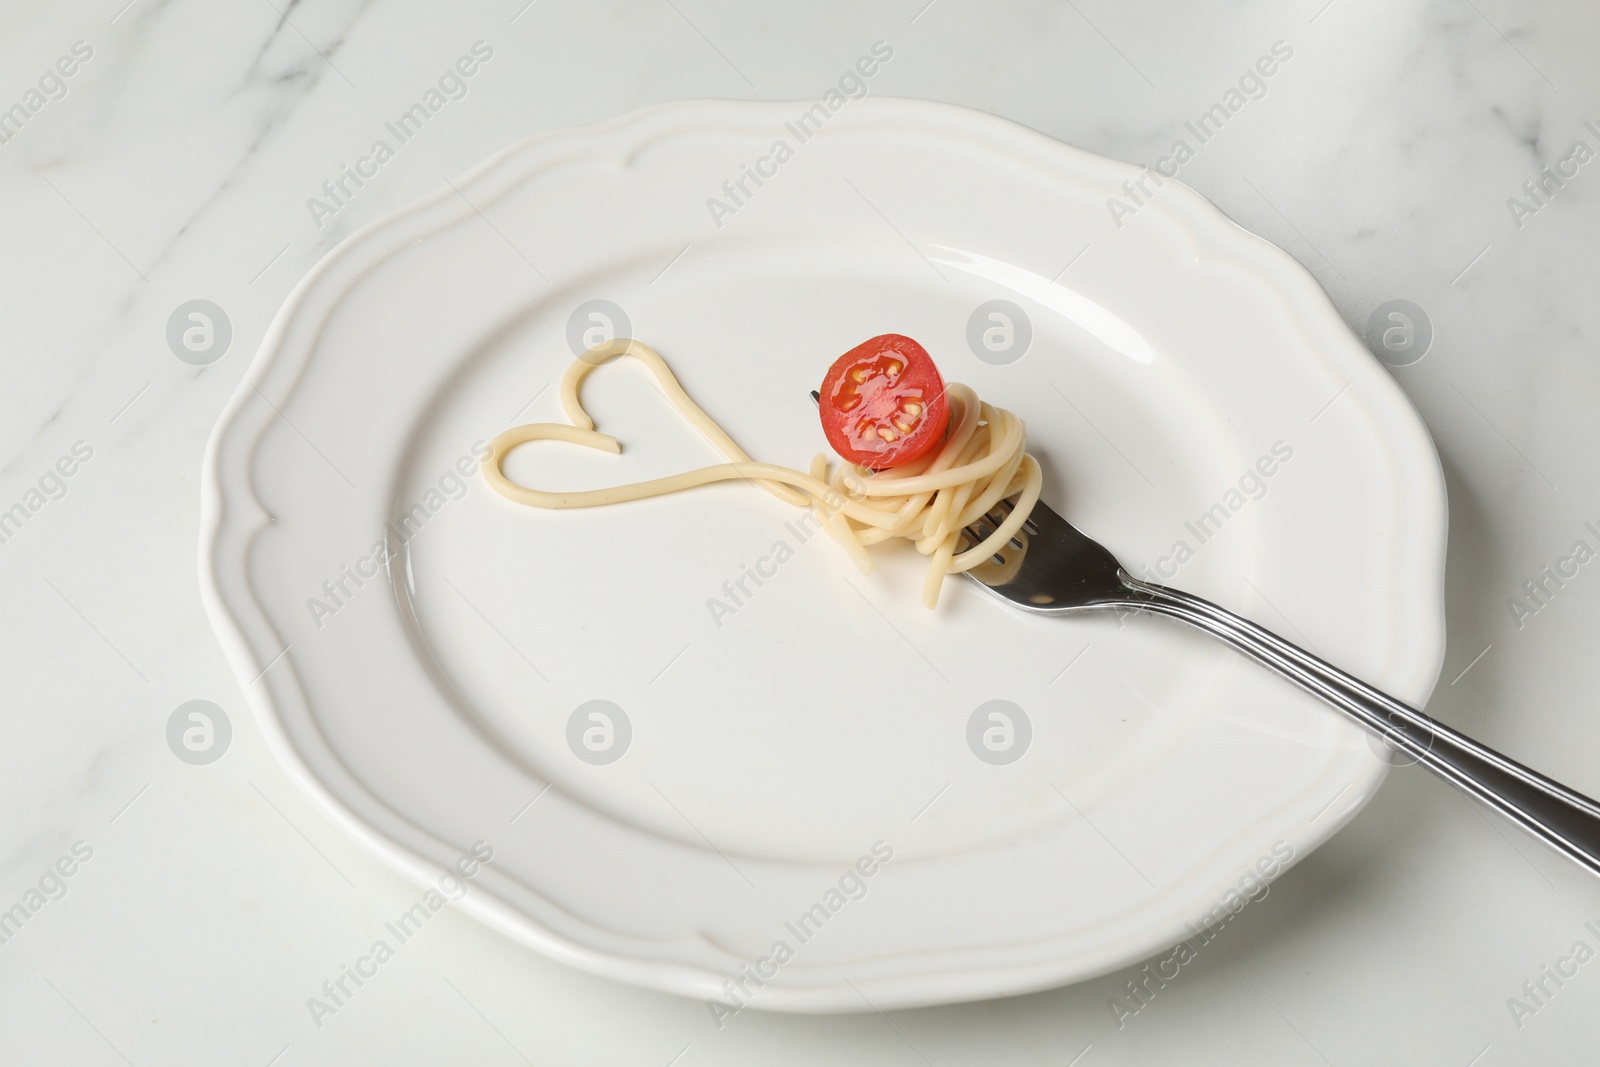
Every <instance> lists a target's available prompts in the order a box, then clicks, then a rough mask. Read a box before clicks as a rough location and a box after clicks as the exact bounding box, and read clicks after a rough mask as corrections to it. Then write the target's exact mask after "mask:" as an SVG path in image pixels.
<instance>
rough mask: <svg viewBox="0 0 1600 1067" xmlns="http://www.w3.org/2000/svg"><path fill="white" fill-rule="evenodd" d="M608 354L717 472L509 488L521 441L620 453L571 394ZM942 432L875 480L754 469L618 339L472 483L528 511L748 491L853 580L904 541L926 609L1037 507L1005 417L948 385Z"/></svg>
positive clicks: (837, 471)
mask: <svg viewBox="0 0 1600 1067" xmlns="http://www.w3.org/2000/svg"><path fill="white" fill-rule="evenodd" d="M618 356H631V357H632V358H634V359H637V360H639V361H640V362H641V363H643V364H644V365H645V366H646V367H647V368H649V370H650V373H651V374H652V375H654V376H655V379H656V382H657V383H658V384H659V385H660V386H661V391H662V392H663V393H664V394H665V395H666V397H667V399H668V400H669V401H671V402H672V405H673V406H674V407H675V408H677V409H678V411H679V412H680V413H682V415H683V416H684V418H686V419H687V420H688V421H689V423H690V424H691V425H693V426H694V427H695V429H697V430H699V431H700V432H701V434H703V435H704V436H705V437H706V439H707V440H709V441H710V442H711V443H712V444H713V445H715V446H716V448H717V450H718V451H719V452H721V453H722V454H723V455H724V456H726V457H727V458H728V462H727V463H720V464H716V465H714V466H710V467H700V468H698V469H696V470H691V471H684V472H683V473H681V474H674V475H669V476H667V477H665V478H652V479H650V480H649V481H644V482H634V483H632V484H628V485H618V486H612V487H610V488H607V489H587V490H578V491H573V492H549V491H546V490H542V489H534V488H531V487H529V486H526V485H521V484H519V483H517V482H513V481H512V480H511V479H509V478H507V477H506V474H505V471H504V469H503V465H504V463H505V457H506V455H507V453H509V452H510V451H511V450H512V449H513V448H516V447H517V446H518V445H521V444H526V443H528V442H530V441H567V442H570V443H572V444H579V445H584V446H586V447H588V448H597V449H600V450H602V451H605V452H612V453H620V452H621V451H622V445H621V443H620V442H619V441H618V440H617V439H616V438H615V437H612V436H611V435H609V434H603V433H600V432H599V431H598V430H596V429H595V428H594V420H593V419H591V418H590V417H589V413H588V412H586V411H585V410H584V409H583V404H582V402H581V401H580V400H579V397H578V390H579V387H580V386H581V385H582V384H583V380H584V379H585V378H587V377H588V376H589V375H590V374H591V373H593V372H594V370H595V369H596V368H598V367H601V366H604V365H605V364H607V363H610V362H611V361H612V360H614V359H616V358H617V357H618ZM948 398H949V402H950V428H949V430H948V432H947V434H946V437H945V439H944V442H943V443H942V445H941V446H940V447H938V448H937V449H935V450H934V451H933V452H931V453H929V454H928V455H927V456H924V457H922V458H920V459H917V460H915V461H913V462H911V463H908V464H905V465H904V466H900V467H895V468H892V469H890V470H887V471H871V470H867V469H866V468H864V467H858V466H855V465H853V464H845V465H841V466H838V467H835V468H834V470H833V472H832V473H831V475H830V473H829V471H828V465H827V460H826V458H825V457H824V456H822V455H818V456H816V457H815V458H814V459H813V460H812V461H811V469H810V471H809V473H808V472H802V471H798V470H795V469H793V468H791V467H784V466H780V465H777V464H772V463H757V462H756V461H755V460H752V459H751V458H750V457H749V455H747V454H746V453H745V451H744V449H742V448H740V447H739V446H738V444H736V443H735V442H734V440H733V438H731V437H729V436H728V434H727V433H726V431H724V430H723V429H722V427H720V426H718V425H717V424H716V422H715V421H713V420H712V418H711V416H709V415H707V414H706V413H705V412H704V411H702V410H701V409H700V406H699V405H698V404H696V403H695V402H694V401H693V400H692V399H691V398H690V397H689V394H688V393H686V392H684V389H683V386H681V385H679V384H678V379H677V378H676V377H674V376H673V373H672V371H671V369H670V368H668V366H667V364H666V361H665V360H663V359H662V358H661V357H660V356H659V355H658V354H657V353H656V351H655V349H653V348H651V347H650V346H649V345H647V344H644V343H643V342H641V341H635V340H632V339H629V338H618V339H617V340H615V341H608V342H606V343H604V344H600V345H596V346H595V347H593V348H591V349H589V350H588V351H587V352H585V353H584V354H583V355H582V356H580V357H579V358H578V359H577V360H576V361H575V362H574V363H573V364H572V366H570V367H568V368H567V371H566V373H565V374H564V375H562V378H561V406H562V408H563V409H564V410H565V411H566V414H567V418H568V419H569V420H571V421H570V423H569V424H562V423H548V422H541V423H528V424H526V425H523V426H517V427H514V428H512V429H510V430H506V431H505V432H503V433H501V434H499V435H497V436H496V437H495V438H494V440H492V441H490V442H489V451H488V453H487V454H486V455H485V456H484V457H483V476H484V478H485V479H486V480H487V481H488V482H489V484H490V486H492V487H493V488H494V490H495V492H497V493H499V494H500V495H501V496H504V497H506V498H507V499H509V500H514V501H516V502H517V503H520V504H527V505H530V506H532V507H538V508H587V507H595V506H598V505H601V504H617V503H621V502H623V501H626V500H639V499H642V498H644V497H651V496H661V495H664V494H666V493H677V492H681V491H683V490H685V489H692V488H694V487H695V486H698V485H709V484H711V483H713V482H727V481H734V480H736V479H738V480H743V481H751V482H755V483H757V484H759V485H760V486H761V487H762V488H764V489H766V490H767V491H768V492H770V493H772V494H773V495H774V496H776V497H778V498H779V499H780V500H783V501H785V502H787V503H790V504H794V505H796V506H798V507H810V508H812V509H813V510H815V511H816V512H817V514H818V516H819V517H820V518H821V519H822V520H823V522H824V524H825V527H826V529H827V530H828V533H829V535H830V536H832V537H833V539H834V540H835V541H837V542H838V543H839V544H840V545H842V546H843V547H844V549H845V551H846V552H848V553H849V554H850V557H851V559H853V560H854V561H855V563H856V565H857V566H858V567H859V568H860V569H861V571H862V573H864V574H870V573H871V572H872V560H871V557H869V556H868V555H867V551H866V549H867V546H869V545H874V544H878V543H879V542H882V541H887V540H889V539H891V538H896V537H899V538H906V539H908V540H910V541H913V542H914V543H915V544H916V547H917V551H919V552H921V553H922V554H923V555H925V556H929V557H930V562H929V568H928V577H927V580H926V581H925V582H924V584H923V593H922V600H923V603H924V604H925V605H926V606H928V607H930V608H931V607H933V606H934V605H935V604H936V603H937V602H938V598H939V588H940V585H941V584H942V582H943V580H944V576H945V575H946V574H955V573H960V572H962V571H966V570H970V569H971V568H973V567H976V566H977V565H978V564H980V563H982V562H983V561H984V560H986V559H988V558H989V557H991V556H992V555H994V554H995V553H996V552H997V551H999V549H1000V548H1001V547H1002V546H1003V545H1005V544H1006V543H1007V542H1009V541H1010V540H1011V538H1012V537H1013V536H1015V535H1016V533H1017V531H1018V530H1020V529H1021V528H1022V524H1023V523H1024V522H1026V521H1027V518H1028V514H1029V512H1031V511H1032V510H1033V505H1034V504H1035V503H1036V502H1037V501H1038V499H1039V489H1040V486H1041V483H1042V482H1043V475H1042V473H1041V471H1040V470H1039V463H1038V461H1037V460H1035V459H1034V458H1033V457H1032V456H1030V455H1028V453H1027V450H1026V443H1027V435H1026V433H1025V431H1024V428H1023V425H1022V420H1021V419H1019V418H1017V417H1016V416H1015V415H1013V414H1012V413H1011V412H1009V411H1006V410H1004V409H1002V408H997V407H994V406H992V405H989V404H985V403H983V402H982V401H980V400H979V399H978V397H977V394H976V393H974V392H973V391H972V390H971V389H970V388H968V387H967V386H965V385H961V384H960V383H957V382H952V383H950V384H949V387H948ZM1013 496H1015V497H1017V501H1016V506H1015V507H1014V509H1013V510H1012V512H1011V514H1010V516H1009V517H1008V518H1007V519H1006V520H1005V521H1004V522H1002V523H1001V524H1000V525H999V527H998V528H996V529H995V530H993V531H992V532H991V533H990V534H989V535H988V536H986V537H984V538H983V539H982V540H981V541H979V542H978V543H977V544H975V545H971V546H969V547H968V548H967V549H966V550H965V551H961V552H957V548H958V546H959V545H960V544H961V542H962V540H963V538H964V530H965V528H966V527H967V526H970V525H971V524H972V523H973V522H974V521H975V520H977V519H978V518H980V517H981V516H983V515H986V514H988V513H989V512H990V511H991V510H992V509H993V508H994V506H995V504H997V503H998V502H999V501H1000V500H1002V499H1004V498H1008V497H1013Z"/></svg>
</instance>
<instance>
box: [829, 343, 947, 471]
mask: <svg viewBox="0 0 1600 1067" xmlns="http://www.w3.org/2000/svg"><path fill="white" fill-rule="evenodd" d="M821 393H822V399H821V400H820V401H819V402H818V405H817V411H818V413H819V415H820V416H821V418H822V432H823V433H824V434H826V435H827V437H828V443H829V444H831V445H832V446H833V450H834V451H835V452H837V453H839V455H841V456H843V457H844V458H845V459H847V460H849V461H850V462H851V463H854V464H857V465H858V466H862V467H866V468H868V469H869V470H880V471H881V470H887V469H889V468H890V467H898V466H900V465H901V464H903V463H910V462H911V461H912V460H916V459H921V458H922V457H923V456H925V455H927V454H928V452H930V451H931V450H932V449H934V448H935V447H937V446H938V444H939V443H940V442H941V441H943V440H944V435H945V430H946V428H947V427H948V426H949V424H950V401H949V399H948V398H947V397H946V396H945V385H944V379H943V378H942V377H940V376H939V368H938V367H936V366H934V365H933V357H932V356H930V355H928V350H927V349H925V348H923V347H922V346H921V345H919V344H917V342H915V341H913V340H912V339H911V338H909V337H906V336H904V335H903V334H898V333H886V334H881V335H880V336H878V337H874V338H871V339H870V340H867V341H863V342H862V343H861V344H859V345H857V346H856V347H854V348H852V349H851V350H850V351H848V352H846V353H845V354H844V355H842V356H840V357H839V358H838V359H837V360H835V361H834V363H833V366H831V367H829V368H828V373H827V376H826V377H824V378H823V379H822V390H821Z"/></svg>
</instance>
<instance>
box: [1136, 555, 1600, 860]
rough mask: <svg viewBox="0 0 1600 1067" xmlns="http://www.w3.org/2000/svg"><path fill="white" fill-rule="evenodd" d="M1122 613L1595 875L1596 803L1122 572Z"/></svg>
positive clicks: (1186, 598)
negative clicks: (1200, 637) (1465, 798)
mask: <svg viewBox="0 0 1600 1067" xmlns="http://www.w3.org/2000/svg"><path fill="white" fill-rule="evenodd" d="M1119 577H1120V578H1121V580H1122V584H1123V585H1124V586H1125V587H1126V588H1127V590H1128V592H1129V593H1130V594H1131V595H1130V596H1129V598H1128V600H1127V602H1126V604H1125V605H1124V606H1126V607H1129V608H1132V609H1134V610H1138V611H1147V612H1150V613H1152V614H1156V615H1165V616H1167V617H1169V618H1173V619H1178V620H1180V621H1182V622H1185V623H1188V624H1189V625H1190V626H1193V627H1195V628H1196V629H1199V630H1203V631H1205V632H1206V633H1208V634H1210V635H1211V636H1213V637H1215V638H1217V639H1219V640H1221V641H1223V642H1225V643H1227V644H1229V645H1231V646H1233V647H1234V648H1235V649H1237V650H1238V651H1240V652H1243V653H1244V654H1245V655H1247V656H1249V657H1250V658H1252V659H1254V660H1256V661H1257V662H1259V663H1261V664H1263V665H1265V666H1267V667H1269V668H1271V669H1272V670H1274V671H1276V672H1277V673H1278V674H1281V675H1282V676H1284V677H1285V678H1287V679H1289V680H1290V681H1292V682H1294V683H1295V684H1297V685H1299V686H1300V687H1301V688H1303V689H1305V690H1306V691H1307V692H1310V693H1312V694H1314V695H1316V696H1318V697H1321V698H1322V699H1323V700H1325V701H1327V702H1328V703H1329V704H1332V705H1333V706H1334V707H1336V708H1338V709H1339V710H1340V711H1343V712H1345V713H1346V714H1347V715H1349V716H1350V717H1351V718H1353V719H1355V720H1356V721H1357V722H1359V723H1361V724H1362V725H1363V726H1365V727H1366V728H1367V729H1369V730H1371V731H1372V732H1373V733H1375V734H1377V735H1378V736H1379V737H1380V738H1382V739H1383V740H1384V741H1385V742H1387V743H1388V744H1389V745H1390V747H1392V748H1394V749H1397V750H1399V751H1401V752H1404V753H1406V754H1407V755H1409V756H1411V757H1412V758H1413V759H1415V760H1416V762H1418V763H1420V764H1422V765H1423V766H1425V767H1427V768H1428V769H1429V770H1430V771H1433V772H1434V773H1435V774H1437V775H1438V776H1439V777H1441V778H1443V779H1445V780H1446V781H1447V782H1450V783H1452V784H1454V785H1456V786H1458V787H1459V788H1460V789H1462V790H1463V791H1464V792H1466V793H1467V794H1469V795H1470V796H1474V797H1476V798H1478V799H1479V800H1481V801H1483V802H1484V803H1486V804H1488V805H1489V806H1490V807H1493V808H1494V809H1495V810H1496V811H1499V812H1500V813H1501V814H1503V815H1505V816H1507V817H1508V818H1510V819H1511V820H1512V821H1513V822H1516V823H1517V824H1519V825H1520V826H1522V827H1523V828H1524V829H1526V830H1528V831H1529V832H1530V833H1532V834H1534V835H1535V836H1536V837H1539V838H1540V839H1542V840H1543V841H1545V842H1546V843H1547V844H1549V845H1551V846H1552V847H1554V848H1555V849H1556V850H1558V851H1560V852H1562V853H1565V854H1566V855H1567V856H1568V857H1570V858H1571V859H1573V860H1575V861H1576V862H1577V863H1579V864H1580V865H1582V866H1583V867H1585V868H1587V869H1588V870H1589V871H1591V872H1592V873H1594V874H1600V804H1597V803H1595V802H1594V801H1593V800H1590V799H1589V798H1588V797H1586V796H1584V795H1583V794H1581V793H1577V792H1574V791H1573V790H1571V789H1568V788H1567V787H1566V786H1564V785H1562V784H1561V783H1559V782H1555V781H1552V780H1551V779H1549V778H1546V777H1545V776H1544V775H1542V774H1540V773H1538V772H1537V771H1534V770H1530V769H1529V768H1527V767H1524V766H1523V765H1522V764H1520V763H1518V762H1517V761H1516V760H1513V759H1510V758H1509V757H1506V756H1503V755H1501V754H1500V753H1498V752H1496V751H1495V750H1494V749H1492V748H1489V747H1487V746H1485V745H1481V744H1479V743H1478V742H1477V741H1474V740H1473V739H1472V738H1470V737H1467V736H1465V735H1464V734H1461V733H1458V732H1457V731H1455V730H1452V729H1451V728H1450V727H1448V726H1446V725H1444V724H1443V723H1441V722H1439V721H1438V720H1436V719H1434V718H1431V717H1430V716H1428V715H1425V714H1423V713H1422V712H1420V711H1418V710H1417V709H1416V708H1413V707H1411V706H1410V705H1409V704H1406V703H1404V702H1402V701H1399V700H1396V699H1395V698H1394V697H1392V696H1390V695H1389V694H1387V693H1384V692H1383V691H1381V690H1379V689H1375V688H1373V687H1372V686H1370V685H1368V684H1366V683H1365V682H1363V681H1361V679H1359V678H1356V677H1355V676H1353V675H1350V674H1346V673H1345V672H1344V671H1342V670H1340V669H1339V668H1337V667H1335V666H1334V665H1333V664H1331V663H1328V662H1327V661H1326V660H1323V659H1321V658H1320V657H1318V656H1314V655H1312V654H1311V653H1309V652H1307V651H1306V650H1305V649H1303V648H1300V647H1299V646H1297V645H1294V644H1292V643H1290V642H1288V641H1285V640H1284V639H1283V638H1281V637H1279V636H1278V635H1277V634H1275V633H1273V632H1272V631H1270V630H1268V629H1266V628H1265V627H1263V626H1258V625H1256V624H1255V623H1253V622H1251V621H1250V620H1249V619H1246V618H1244V617H1242V616H1239V615H1235V614H1234V613H1233V612H1231V611H1228V610H1227V609H1226V608H1221V607H1218V606H1217V605H1215V604H1213V603H1211V602H1210V601H1208V600H1202V599H1201V598H1200V597H1197V596H1192V595H1190V594H1189V593H1184V592H1181V591H1179V590H1177V589H1171V588H1169V587H1167V586H1163V585H1156V584H1155V583H1153V582H1144V581H1140V580H1139V579H1137V578H1135V577H1133V576H1132V575H1130V574H1128V573H1127V572H1126V571H1123V572H1121V573H1120V574H1119Z"/></svg>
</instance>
